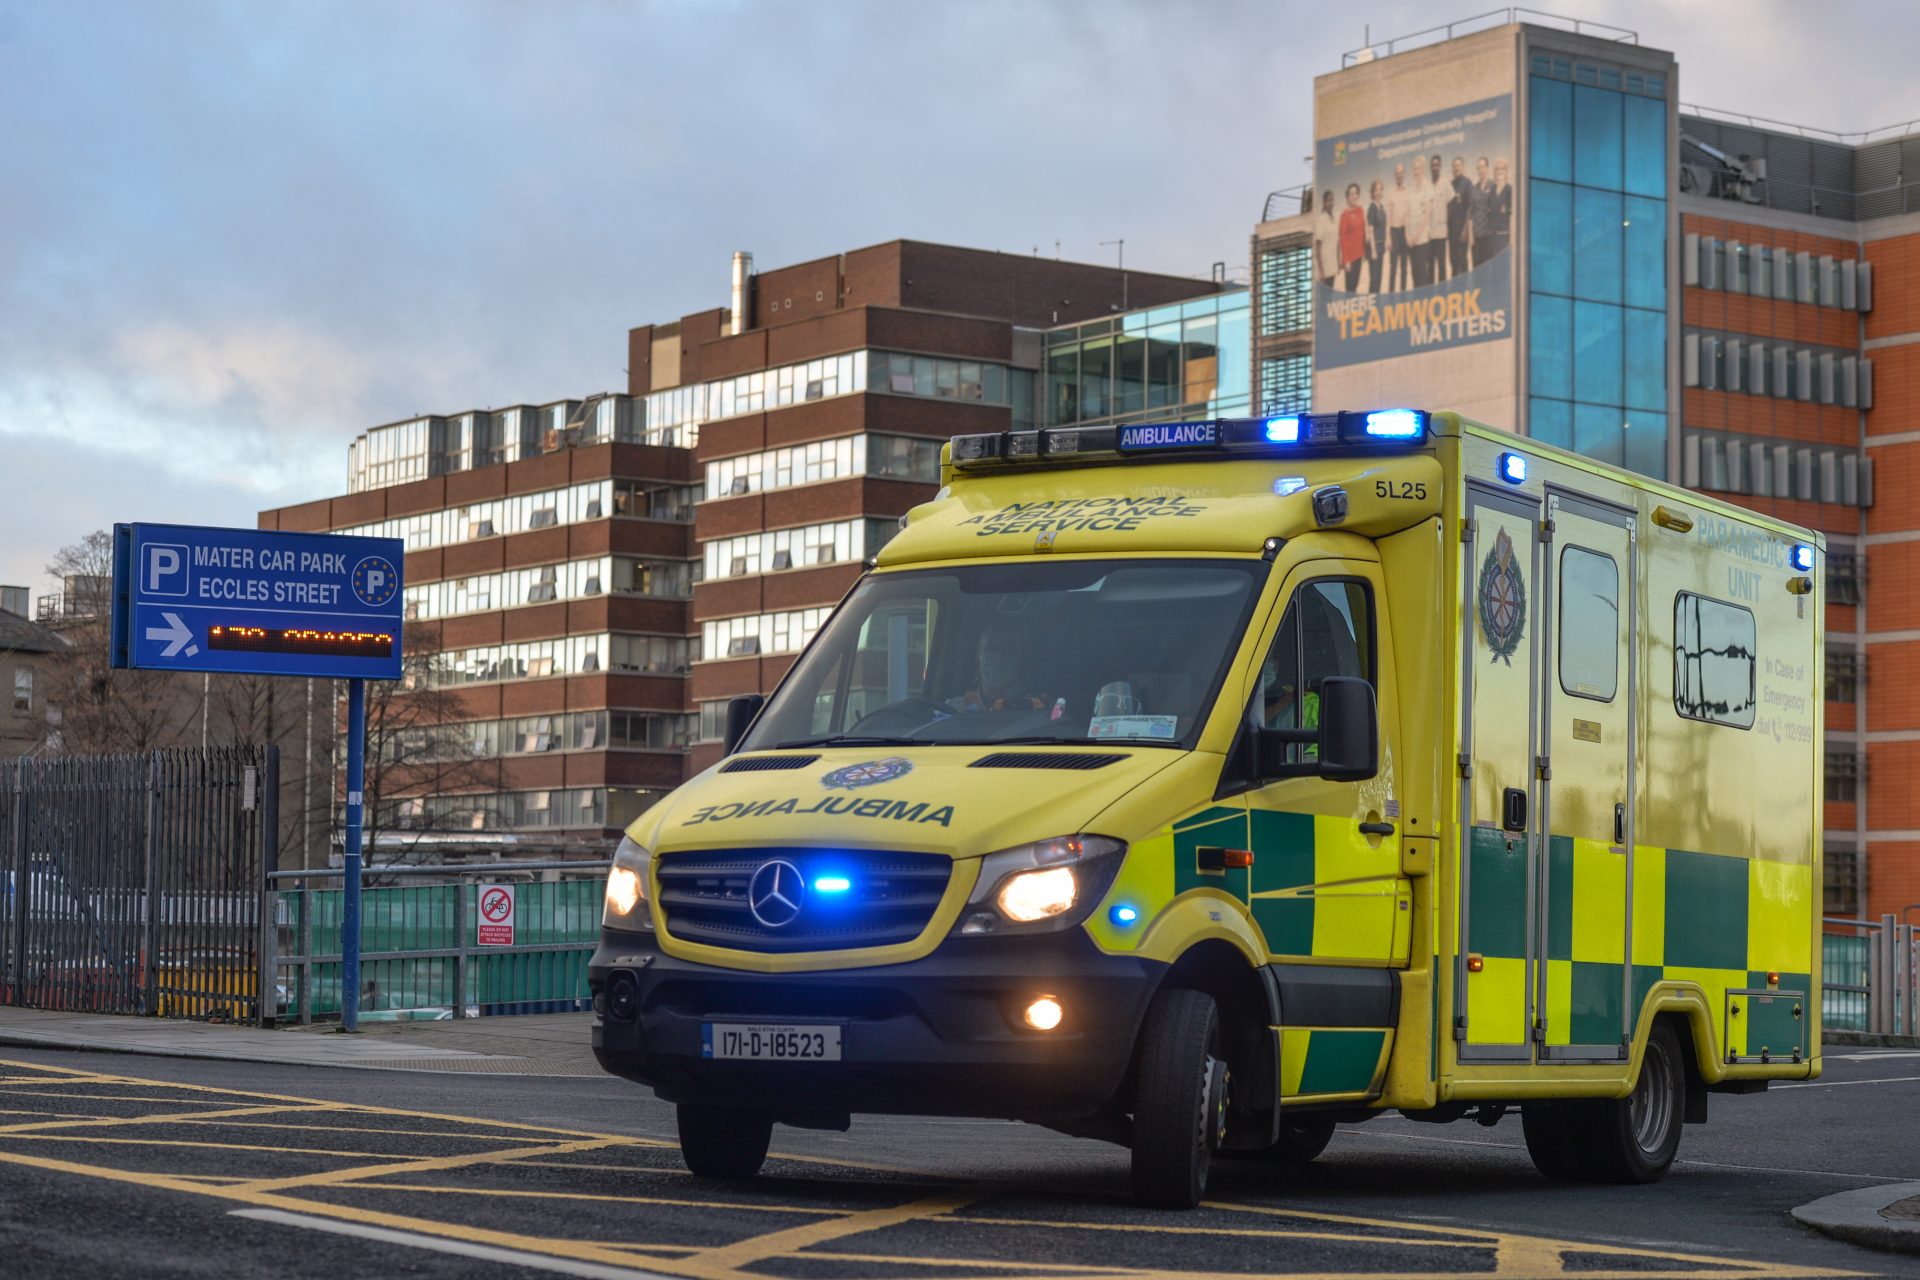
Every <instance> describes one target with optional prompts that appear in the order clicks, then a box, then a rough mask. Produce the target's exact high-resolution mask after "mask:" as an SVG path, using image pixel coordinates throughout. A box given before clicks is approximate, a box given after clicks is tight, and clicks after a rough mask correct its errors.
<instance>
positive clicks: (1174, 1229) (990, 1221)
mask: <svg viewBox="0 0 1920 1280" xmlns="http://www.w3.org/2000/svg"><path fill="white" fill-rule="evenodd" d="M947 1221H949V1222H953V1223H957V1224H960V1225H962V1226H972V1225H974V1224H975V1223H978V1224H979V1225H981V1226H983V1227H1039V1228H1041V1229H1044V1230H1047V1231H1123V1232H1124V1231H1144V1232H1146V1233H1147V1234H1149V1235H1192V1236H1235V1237H1247V1238H1257V1239H1276V1240H1338V1241H1342V1242H1344V1243H1348V1244H1392V1245H1401V1246H1407V1245H1412V1246H1415V1247H1422V1246H1430V1247H1434V1248H1441V1249H1490V1248H1492V1247H1493V1244H1494V1242H1493V1241H1491V1240H1440V1239H1434V1238H1431V1237H1409V1236H1363V1235H1356V1234H1354V1233H1352V1232H1346V1231H1304V1230H1302V1231H1288V1230H1273V1229H1268V1228H1264V1227H1224V1226H1222V1227H1183V1226H1171V1225H1168V1224H1166V1223H1160V1222H1073V1221H1070V1220H1063V1219H1042V1218H979V1217H975V1216H974V1215H973V1214H968V1215H966V1216H965V1217H963V1218H962V1217H955V1218H949V1219H947Z"/></svg>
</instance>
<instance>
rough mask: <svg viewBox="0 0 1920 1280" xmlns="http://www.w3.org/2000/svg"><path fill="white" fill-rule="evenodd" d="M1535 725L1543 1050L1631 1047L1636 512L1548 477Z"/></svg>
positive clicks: (1575, 1052) (1565, 1057)
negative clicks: (1541, 763)
mask: <svg viewBox="0 0 1920 1280" xmlns="http://www.w3.org/2000/svg"><path fill="white" fill-rule="evenodd" d="M1547 519H1548V520H1549V522H1550V527H1551V530H1552V533H1551V541H1550V542H1549V543H1548V544H1547V545H1546V546H1545V548H1544V555H1543V559H1544V561H1545V566H1544V568H1545V571H1544V573H1543V575H1542V577H1543V581H1544V584H1545V585H1544V590H1543V595H1544V596H1545V597H1546V598H1547V601H1548V604H1547V607H1546V609H1545V610H1544V615H1545V616H1544V617H1543V618H1542V620H1541V622H1542V632H1543V634H1544V638H1545V648H1546V652H1547V654H1548V657H1547V660H1546V662H1545V663H1544V669H1543V670H1542V671H1541V673H1540V686H1541V718H1540V729H1539V732H1540V736H1541V739H1542V740H1543V741H1544V742H1545V743H1546V756H1547V760H1548V779H1547V782H1546V785H1545V787H1544V795H1543V798H1542V801H1541V815H1540V827H1541V829H1542V830H1544V831H1545V832H1546V833H1547V836H1546V856H1545V859H1544V861H1543V864H1542V867H1541V875H1540V883H1539V896H1538V902H1537V905H1536V909H1537V912H1538V919H1539V921H1540V938H1539V942H1538V946H1537V948H1536V950H1537V952H1538V954H1539V955H1541V956H1543V957H1544V958H1545V959H1544V963H1542V964H1540V965H1539V966H1538V968H1537V972H1536V979H1537V981H1536V987H1535V992H1534V998H1535V1002H1536V1008H1537V1010H1538V1019H1539V1021H1540V1023H1541V1024H1542V1025H1541V1032H1542V1034H1541V1036H1540V1059H1541V1061H1543V1062H1592V1061H1596V1060H1597V1061H1605V1062H1613V1061H1617V1060H1619V1059H1620V1058H1622V1057H1624V1056H1625V1052H1626V1050H1625V1045H1626V1036H1627V1035H1628V1034H1629V1032H1630V1028H1629V1027H1628V1025H1627V1007H1628V994H1629V989H1630V982H1631V975H1630V973H1629V971H1628V968H1627V965H1626V955H1627V942H1628V938H1627V929H1628V917H1629V914H1630V913H1629V911H1628V909H1627V904H1628V900H1629V899H1628V889H1629V885H1630V883H1631V882H1630V879H1629V875H1630V867H1631V862H1632V849H1633V799H1634V797H1633V782H1632V779H1633V763H1634V762H1633V707H1634V706H1635V701H1636V700H1635V696H1634V693H1635V681H1636V677H1637V675H1638V673H1637V672H1636V671H1635V669H1634V658H1633V654H1634V646H1633V644H1632V643H1631V641H1632V637H1633V635H1634V627H1635V625H1636V619H1635V618H1634V616H1633V610H1634V600H1633V594H1634V593H1633V592H1632V590H1631V589H1630V584H1631V583H1632V581H1633V564H1634V549H1635V539H1634V525H1633V513H1632V512H1631V511H1628V510H1626V509H1624V508H1620V507H1615V506H1613V505H1611V504H1608V503H1605V502H1601V501H1599V500H1596V499H1594V498H1590V497H1586V496H1583V495H1578V494H1571V493H1561V492H1554V491H1551V490H1550V491H1549V492H1548V494H1547Z"/></svg>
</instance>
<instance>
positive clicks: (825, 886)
mask: <svg viewBox="0 0 1920 1280" xmlns="http://www.w3.org/2000/svg"><path fill="white" fill-rule="evenodd" d="M851 888H853V881H851V880H849V879H847V878H846V877H845V876H820V877H819V878H817V879H816V880H814V882H813V891H814V892H815V893H845V892H846V891H847V890H849V889H851Z"/></svg>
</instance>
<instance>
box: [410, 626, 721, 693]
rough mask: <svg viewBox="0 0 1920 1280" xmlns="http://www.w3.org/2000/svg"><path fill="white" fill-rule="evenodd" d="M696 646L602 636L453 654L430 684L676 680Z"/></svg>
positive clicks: (438, 659) (435, 667)
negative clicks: (606, 675)
mask: <svg viewBox="0 0 1920 1280" xmlns="http://www.w3.org/2000/svg"><path fill="white" fill-rule="evenodd" d="M693 645H694V642H693V641H690V640H688V639H687V638H685V637H684V636H635V635H623V634H608V633H606V632H600V633H599V634H597V635H583V636H565V637H562V638H559V639H554V640H523V641H520V642H518V643H515V644H490V645H481V646H479V647H478V648H473V649H450V650H448V651H447V652H445V653H442V654H438V655H436V656H435V657H434V659H433V662H432V665H431V666H430V667H429V668H428V675H427V682H428V684H430V685H433V686H436V687H438V686H443V685H461V684H481V683H489V682H492V681H497V680H544V679H546V678H547V677H548V676H578V675H593V674H598V673H600V672H603V671H614V672H627V673H639V674H645V675H675V674H679V673H683V672H685V671H686V669H687V666H688V664H689V663H690V662H691V661H692V659H693V658H694V656H695V650H694V647H693Z"/></svg>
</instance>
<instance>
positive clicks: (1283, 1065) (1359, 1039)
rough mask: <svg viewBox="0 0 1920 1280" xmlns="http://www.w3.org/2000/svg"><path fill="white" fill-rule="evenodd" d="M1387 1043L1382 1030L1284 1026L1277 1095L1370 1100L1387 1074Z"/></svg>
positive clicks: (1281, 1034) (1281, 1035) (1387, 1040)
mask: <svg viewBox="0 0 1920 1280" xmlns="http://www.w3.org/2000/svg"><path fill="white" fill-rule="evenodd" d="M1390 1042H1391V1038H1390V1036H1389V1035H1388V1033H1387V1032H1386V1031H1384V1030H1380V1031H1374V1030H1351V1029H1349V1028H1345V1027H1283V1028H1281V1031H1280V1096H1281V1097H1283V1098H1309V1097H1311V1098H1319V1097H1325V1096H1328V1095H1336V1094H1337V1095H1348V1096H1356V1097H1361V1096H1371V1095H1372V1094H1373V1093H1374V1092H1375V1091H1377V1089H1378V1088H1379V1084H1380V1077H1381V1076H1382V1075H1383V1074H1384V1073H1385V1072H1386V1069H1387V1049H1388V1047H1389V1044H1390Z"/></svg>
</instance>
